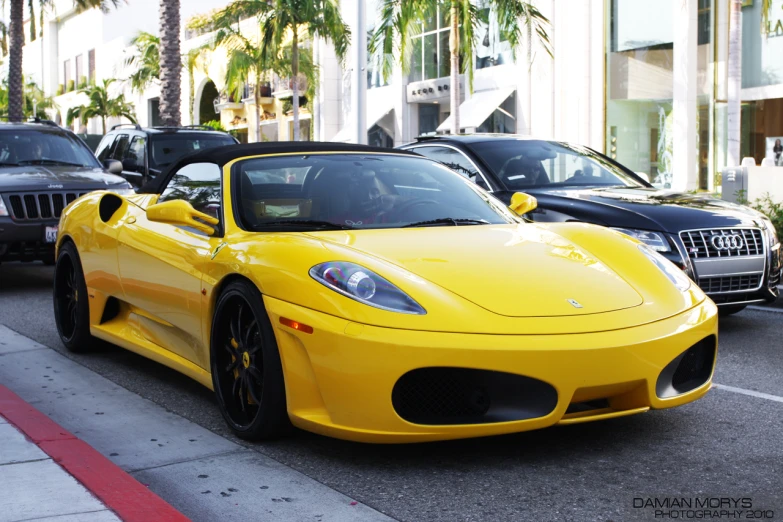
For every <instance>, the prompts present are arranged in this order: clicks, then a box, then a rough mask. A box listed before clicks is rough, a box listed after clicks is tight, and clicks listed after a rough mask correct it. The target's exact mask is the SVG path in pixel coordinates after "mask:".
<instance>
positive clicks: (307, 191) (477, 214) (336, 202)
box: [233, 153, 520, 231]
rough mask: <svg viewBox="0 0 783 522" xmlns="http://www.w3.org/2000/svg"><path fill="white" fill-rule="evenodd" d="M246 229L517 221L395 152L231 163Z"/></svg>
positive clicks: (468, 188)
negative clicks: (233, 164)
mask: <svg viewBox="0 0 783 522" xmlns="http://www.w3.org/2000/svg"><path fill="white" fill-rule="evenodd" d="M233 172H234V176H235V177H234V180H235V181H234V183H236V185H237V186H238V187H239V190H238V192H237V196H238V201H239V202H238V204H237V205H236V207H237V208H239V211H240V214H241V221H242V223H243V225H244V226H245V228H247V229H250V230H259V231H261V230H270V229H273V228H274V229H280V228H284V229H290V228H296V229H299V230H328V229H340V228H400V227H405V226H465V225H481V224H490V223H493V224H500V223H518V222H520V219H519V218H518V217H516V216H515V215H514V214H513V213H512V212H511V211H510V210H508V209H507V208H506V207H505V205H503V204H502V203H501V202H500V201H498V200H497V199H495V198H494V197H492V196H490V195H489V194H487V193H485V192H484V191H482V190H481V189H480V188H478V187H476V186H475V185H474V184H473V183H471V182H470V181H469V180H468V179H465V178H464V177H462V176H460V175H459V174H456V173H454V172H452V171H451V170H449V169H448V168H446V167H445V166H443V165H441V164H440V163H437V162H434V161H432V160H428V159H425V158H417V157H407V156H401V155H396V154H365V153H342V154H306V155H301V156H286V157H267V158H259V159H250V160H245V161H242V162H239V163H237V164H236V165H235V166H234V170H233Z"/></svg>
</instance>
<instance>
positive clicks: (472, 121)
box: [438, 87, 514, 132]
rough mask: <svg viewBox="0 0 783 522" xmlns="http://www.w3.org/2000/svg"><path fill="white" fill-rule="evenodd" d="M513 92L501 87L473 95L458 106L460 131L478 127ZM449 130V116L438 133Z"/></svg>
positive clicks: (510, 89) (509, 88)
mask: <svg viewBox="0 0 783 522" xmlns="http://www.w3.org/2000/svg"><path fill="white" fill-rule="evenodd" d="M512 92H514V87H503V88H500V89H492V90H491V91H481V92H476V93H473V96H471V97H470V98H468V99H467V100H465V101H464V102H463V103H462V104H461V105H460V106H459V120H460V121H459V126H460V128H461V129H468V128H475V127H478V126H480V125H481V124H482V123H484V121H485V120H486V119H487V118H489V116H490V115H491V114H492V113H493V112H494V111H495V109H497V108H498V107H500V105H501V104H502V103H503V102H504V101H506V98H508V97H509V96H511V93H512ZM449 129H451V116H449V117H448V118H446V120H445V121H444V122H443V123H441V124H440V125H439V126H438V132H444V131H447V130H449Z"/></svg>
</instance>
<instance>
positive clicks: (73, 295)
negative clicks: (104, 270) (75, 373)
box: [53, 242, 95, 352]
mask: <svg viewBox="0 0 783 522" xmlns="http://www.w3.org/2000/svg"><path fill="white" fill-rule="evenodd" d="M53 294H54V319H55V322H56V323H57V332H58V333H59V334H60V340H61V341H62V343H63V345H65V347H66V348H67V349H68V350H69V351H71V352H85V351H87V350H89V349H90V348H92V347H93V346H94V344H95V338H94V337H93V336H92V335H91V334H90V305H89V302H88V296H87V284H86V283H85V281H84V273H83V272H82V265H81V261H80V260H79V254H78V252H77V251H76V246H75V245H74V244H73V243H71V242H66V243H64V244H63V245H62V247H61V248H60V252H59V255H58V256H57V264H56V266H55V269H54V289H53Z"/></svg>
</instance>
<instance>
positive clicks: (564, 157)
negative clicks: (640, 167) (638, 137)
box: [470, 139, 644, 190]
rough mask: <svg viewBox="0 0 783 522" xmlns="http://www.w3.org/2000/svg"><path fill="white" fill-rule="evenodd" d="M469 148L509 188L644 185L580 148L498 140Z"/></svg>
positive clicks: (527, 141) (538, 141) (555, 144)
mask: <svg viewBox="0 0 783 522" xmlns="http://www.w3.org/2000/svg"><path fill="white" fill-rule="evenodd" d="M470 148H472V149H473V151H474V152H475V153H476V154H477V155H478V156H479V157H481V159H483V160H484V161H485V162H486V163H487V165H489V167H490V169H491V170H492V171H493V172H494V173H495V175H496V176H497V177H498V178H499V179H500V181H502V182H503V183H504V184H505V185H506V187H508V189H510V190H517V189H520V190H524V189H526V188H530V187H540V186H626V187H642V186H644V185H643V184H641V183H640V182H639V181H637V180H636V179H634V178H633V177H632V176H631V175H630V174H628V173H627V172H625V171H624V170H623V169H621V168H620V167H618V166H617V165H615V164H614V163H612V162H610V161H609V160H607V159H606V158H604V157H602V156H600V155H598V154H596V153H594V152H592V151H590V150H588V149H586V148H583V147H577V146H572V145H564V144H562V143H555V142H550V141H540V140H509V139H499V140H494V141H484V142H480V143H472V144H471V145H470Z"/></svg>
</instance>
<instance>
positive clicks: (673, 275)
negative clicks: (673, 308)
mask: <svg viewBox="0 0 783 522" xmlns="http://www.w3.org/2000/svg"><path fill="white" fill-rule="evenodd" d="M639 250H641V251H642V254H644V255H645V256H647V259H649V260H650V261H652V262H653V264H654V265H655V266H657V267H658V268H660V269H661V272H663V275H665V276H666V278H667V279H668V280H669V281H671V282H672V284H674V286H676V287H677V289H678V290H679V291H680V292H685V291H686V290H687V289H688V288H690V287H691V280H690V278H689V277H688V276H687V275H685V272H683V271H682V270H680V269H679V268H677V266H676V265H675V264H674V263H672V262H671V261H669V260H668V259H666V258H665V257H663V256H662V255H661V254H659V253H658V252H656V251H655V250H653V249H652V248H651V247H649V246H648V245H639Z"/></svg>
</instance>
